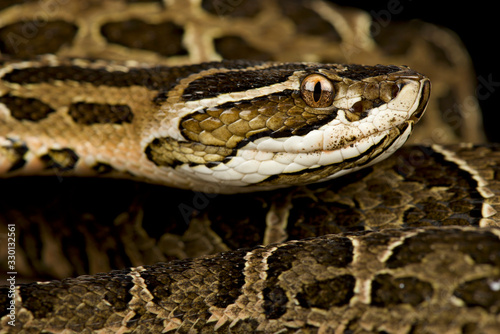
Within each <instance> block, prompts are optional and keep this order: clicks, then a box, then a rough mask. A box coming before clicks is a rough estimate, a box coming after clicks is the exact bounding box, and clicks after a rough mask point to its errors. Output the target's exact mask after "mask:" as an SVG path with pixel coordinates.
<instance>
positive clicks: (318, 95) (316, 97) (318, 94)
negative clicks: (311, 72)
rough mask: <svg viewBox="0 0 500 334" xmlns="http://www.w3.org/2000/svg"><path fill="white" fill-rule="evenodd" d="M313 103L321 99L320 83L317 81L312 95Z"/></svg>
mask: <svg viewBox="0 0 500 334" xmlns="http://www.w3.org/2000/svg"><path fill="white" fill-rule="evenodd" d="M313 98H314V102H318V101H319V99H320V98H321V83H320V82H319V81H318V82H316V84H315V85H314V93H313Z"/></svg>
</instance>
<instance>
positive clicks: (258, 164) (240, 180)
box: [180, 80, 420, 186]
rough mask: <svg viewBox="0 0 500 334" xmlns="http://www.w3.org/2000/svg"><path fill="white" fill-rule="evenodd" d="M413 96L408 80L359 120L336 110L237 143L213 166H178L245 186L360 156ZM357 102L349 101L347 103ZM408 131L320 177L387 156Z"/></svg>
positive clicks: (405, 115)
mask: <svg viewBox="0 0 500 334" xmlns="http://www.w3.org/2000/svg"><path fill="white" fill-rule="evenodd" d="M419 99H420V85H419V84H418V83H417V82H415V81H411V80H408V82H407V83H406V84H405V85H404V86H403V87H402V89H401V91H400V92H399V94H398V96H397V97H396V98H395V99H393V100H392V101H390V102H389V103H386V104H383V105H381V106H379V107H377V108H374V109H371V110H370V111H369V115H368V116H367V117H365V118H363V119H361V120H359V121H355V122H350V121H348V120H347V118H346V116H345V112H344V110H341V109H340V110H338V113H337V117H336V118H335V119H334V120H332V121H331V122H329V123H328V124H325V125H323V126H322V127H320V128H319V129H316V130H312V131H310V132H309V133H307V134H306V135H304V136H291V137H284V138H271V137H262V138H259V139H256V140H255V141H253V142H249V143H248V144H247V145H245V146H244V147H241V148H240V149H239V150H238V152H237V154H236V156H235V157H234V158H232V159H231V160H230V161H228V162H227V163H220V164H218V165H217V166H215V167H207V166H205V165H198V166H194V167H193V166H188V165H182V166H181V167H180V168H181V169H182V170H183V171H184V172H190V173H193V174H195V175H194V176H195V177H196V178H199V179H202V180H205V181H210V182H213V181H214V179H216V180H218V182H220V183H222V184H225V185H228V186H245V185H251V184H255V183H259V182H262V181H264V180H266V179H267V178H268V177H269V176H272V175H280V174H283V173H285V174H286V173H296V172H300V171H303V170H307V169H315V168H319V167H322V166H328V165H333V164H339V163H342V162H343V161H345V160H349V159H353V158H356V157H357V156H362V155H363V154H364V153H365V152H366V151H368V150H370V148H372V147H374V146H376V145H378V144H379V143H380V142H381V141H383V140H384V137H385V136H386V135H387V134H389V132H390V130H391V129H393V128H395V127H397V126H400V125H402V124H403V123H404V122H406V121H407V120H408V119H409V118H410V117H411V116H412V114H413V113H414V112H415V111H416V110H417V109H418V104H419ZM358 100H359V99H358ZM358 100H356V99H351V101H350V103H352V104H353V103H355V102H357V101H358ZM352 104H351V105H352ZM412 129H413V127H412V124H411V123H410V125H409V126H407V127H406V129H405V131H404V132H403V133H402V134H400V136H399V137H398V138H397V139H396V140H394V142H393V143H392V144H391V146H390V147H387V148H385V149H384V151H383V153H381V154H380V155H378V156H377V157H376V158H375V159H373V160H372V161H369V162H368V163H366V164H363V166H362V167H354V168H351V169H345V170H341V171H339V172H337V173H335V174H332V175H330V176H329V177H327V178H325V179H323V180H327V179H331V178H335V177H338V176H341V175H344V174H347V173H349V172H353V171H355V170H358V169H361V168H364V167H367V166H370V165H372V164H374V163H376V162H379V161H381V160H383V159H385V158H387V157H388V156H390V155H391V154H393V153H394V152H395V151H396V150H397V149H398V148H400V147H401V146H402V145H403V144H404V143H405V142H406V140H407V139H408V138H409V136H410V134H411V132H412ZM277 152H278V153H277Z"/></svg>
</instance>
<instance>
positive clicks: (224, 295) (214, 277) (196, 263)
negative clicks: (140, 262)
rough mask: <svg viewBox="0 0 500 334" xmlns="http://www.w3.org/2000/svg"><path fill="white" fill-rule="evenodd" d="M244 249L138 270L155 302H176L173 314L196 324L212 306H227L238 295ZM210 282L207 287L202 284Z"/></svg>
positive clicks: (242, 279) (243, 261)
mask: <svg viewBox="0 0 500 334" xmlns="http://www.w3.org/2000/svg"><path fill="white" fill-rule="evenodd" d="M246 253H247V250H245V249H242V250H238V251H234V252H227V253H224V254H221V255H220V256H217V257H215V256H211V257H207V258H204V259H201V260H180V261H173V262H170V263H168V266H167V265H166V264H160V265H155V266H153V267H149V268H150V269H151V270H147V271H144V272H141V273H140V275H141V277H142V278H143V279H144V283H145V284H146V286H147V288H148V291H149V292H150V293H151V294H152V295H153V298H154V301H155V302H157V303H158V304H159V305H162V303H164V302H165V301H167V302H168V303H169V304H171V303H175V304H176V310H175V311H174V315H175V317H177V318H179V319H181V320H183V321H190V322H192V323H195V322H197V321H204V320H207V319H208V318H209V317H210V312H208V309H209V308H210V307H212V306H215V307H218V308H226V307H227V306H228V305H230V304H232V303H234V302H235V301H236V299H237V298H238V297H239V296H240V294H241V287H242V286H243V285H244V283H245V277H244V273H243V269H244V267H245V262H246V261H245V259H244V256H245V255H246ZM207 280H208V281H209V282H210V288H209V289H204V288H203V287H202V286H203V285H204V284H207Z"/></svg>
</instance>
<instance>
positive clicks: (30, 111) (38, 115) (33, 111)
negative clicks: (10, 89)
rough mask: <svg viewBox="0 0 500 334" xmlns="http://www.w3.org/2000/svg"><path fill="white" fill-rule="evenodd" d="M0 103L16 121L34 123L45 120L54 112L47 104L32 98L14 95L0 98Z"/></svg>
mask: <svg viewBox="0 0 500 334" xmlns="http://www.w3.org/2000/svg"><path fill="white" fill-rule="evenodd" d="M0 103H3V104H5V106H6V107H7V108H8V109H9V110H10V113H11V116H12V117H14V118H15V119H17V120H20V121H22V120H27V121H32V122H36V121H39V120H42V119H44V118H47V117H48V116H49V114H50V113H53V112H54V111H55V110H54V109H52V108H51V107H50V106H48V105H47V104H45V103H43V102H41V101H39V100H37V99H33V98H23V97H18V96H14V95H10V94H7V95H4V96H2V97H0Z"/></svg>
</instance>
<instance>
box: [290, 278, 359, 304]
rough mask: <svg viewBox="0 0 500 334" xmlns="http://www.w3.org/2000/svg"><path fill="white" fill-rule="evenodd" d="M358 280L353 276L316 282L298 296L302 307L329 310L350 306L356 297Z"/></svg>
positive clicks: (306, 287) (307, 286)
mask: <svg viewBox="0 0 500 334" xmlns="http://www.w3.org/2000/svg"><path fill="white" fill-rule="evenodd" d="M355 284H356V279H355V278H354V277H353V276H351V275H342V276H338V277H335V278H332V279H328V280H324V281H319V282H314V283H312V284H308V285H306V286H305V287H304V288H303V292H300V293H298V294H297V300H298V301H299V304H300V306H302V307H305V308H310V307H317V308H321V309H324V310H328V309H329V308H331V307H335V306H343V305H347V304H349V301H350V300H351V298H352V297H353V296H354V286H355Z"/></svg>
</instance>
